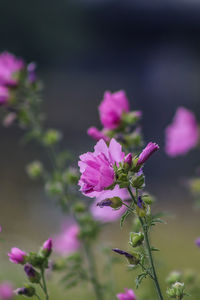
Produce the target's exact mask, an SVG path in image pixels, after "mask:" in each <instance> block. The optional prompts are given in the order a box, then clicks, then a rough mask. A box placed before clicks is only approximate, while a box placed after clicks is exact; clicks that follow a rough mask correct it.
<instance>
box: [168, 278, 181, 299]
mask: <svg viewBox="0 0 200 300" xmlns="http://www.w3.org/2000/svg"><path fill="white" fill-rule="evenodd" d="M184 289H185V286H184V283H181V282H175V283H174V284H173V285H172V287H171V288H168V289H167V295H168V296H169V297H171V298H176V299H179V300H181V299H183V297H184V295H185V292H184Z"/></svg>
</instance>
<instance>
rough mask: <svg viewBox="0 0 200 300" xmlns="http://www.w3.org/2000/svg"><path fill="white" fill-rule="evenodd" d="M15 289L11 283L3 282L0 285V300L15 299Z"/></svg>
mask: <svg viewBox="0 0 200 300" xmlns="http://www.w3.org/2000/svg"><path fill="white" fill-rule="evenodd" d="M13 296H14V294H13V288H12V285H11V283H9V282H2V283H0V300H11V299H13Z"/></svg>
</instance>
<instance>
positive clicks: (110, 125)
mask: <svg viewBox="0 0 200 300" xmlns="http://www.w3.org/2000/svg"><path fill="white" fill-rule="evenodd" d="M124 112H125V113H126V112H129V103H128V99H127V97H126V94H125V92H124V91H122V90H121V91H118V92H115V93H111V92H108V91H107V92H105V94H104V98H103V101H102V102H101V104H100V106H99V113H100V120H101V123H102V125H103V126H104V127H105V128H107V129H111V130H112V129H116V128H117V127H118V126H119V125H120V123H121V118H122V114H123V113H124Z"/></svg>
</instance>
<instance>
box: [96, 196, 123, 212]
mask: <svg viewBox="0 0 200 300" xmlns="http://www.w3.org/2000/svg"><path fill="white" fill-rule="evenodd" d="M122 204H123V202H122V200H121V199H120V198H119V197H113V198H108V199H105V200H102V201H100V202H98V203H97V206H99V207H101V208H103V207H104V206H110V207H112V208H115V209H117V208H120V207H121V206H122Z"/></svg>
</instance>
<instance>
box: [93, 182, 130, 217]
mask: <svg viewBox="0 0 200 300" xmlns="http://www.w3.org/2000/svg"><path fill="white" fill-rule="evenodd" d="M113 197H119V198H120V199H121V200H127V199H129V198H130V196H129V194H128V192H127V189H120V188H119V186H117V185H116V186H115V188H114V189H113V190H107V191H103V192H102V193H101V195H100V196H99V197H97V199H96V200H95V201H94V202H93V204H92V205H91V207H90V211H91V214H92V216H93V217H94V219H95V220H97V221H99V222H102V223H109V222H115V221H116V220H118V219H119V218H120V217H121V216H122V215H123V213H124V212H125V211H126V207H125V206H124V205H123V206H122V207H121V208H119V209H113V208H112V207H110V206H104V207H102V208H101V207H99V206H97V203H98V202H100V201H102V200H104V199H108V198H113Z"/></svg>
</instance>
